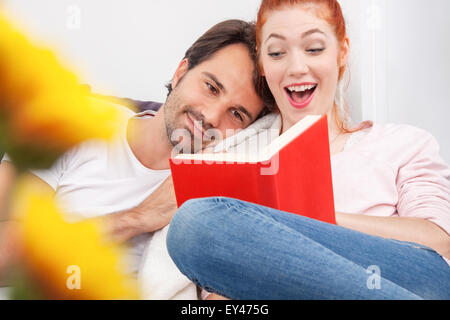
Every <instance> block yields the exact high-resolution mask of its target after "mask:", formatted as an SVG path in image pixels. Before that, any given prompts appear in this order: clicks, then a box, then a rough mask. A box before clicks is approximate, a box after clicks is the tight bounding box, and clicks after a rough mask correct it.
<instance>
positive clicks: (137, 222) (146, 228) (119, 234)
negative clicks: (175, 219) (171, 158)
mask: <svg viewBox="0 0 450 320" xmlns="http://www.w3.org/2000/svg"><path fill="white" fill-rule="evenodd" d="M176 210H177V202H176V198H175V191H174V188H173V181H172V176H170V177H169V178H167V180H166V181H164V183H163V184H162V185H161V186H160V187H159V188H158V189H157V190H156V191H154V192H153V193H152V194H151V195H150V196H149V197H148V198H147V199H145V200H144V201H143V202H142V203H141V204H140V205H138V206H137V207H135V208H132V209H129V210H125V211H122V212H118V213H113V214H110V215H107V216H104V217H101V218H100V219H102V222H103V223H104V226H105V228H106V230H105V232H106V234H107V235H109V236H110V237H111V238H112V240H113V241H116V242H124V241H127V240H129V239H131V238H133V237H135V236H137V235H139V234H142V233H147V232H153V231H156V230H160V229H162V228H164V227H165V226H167V225H168V224H169V222H170V220H171V219H172V216H173V215H174V214H175V212H176Z"/></svg>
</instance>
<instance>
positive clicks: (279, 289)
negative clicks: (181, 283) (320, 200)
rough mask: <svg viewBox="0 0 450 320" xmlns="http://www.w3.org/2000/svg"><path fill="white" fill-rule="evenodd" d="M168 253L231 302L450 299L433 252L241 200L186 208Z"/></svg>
mask: <svg viewBox="0 0 450 320" xmlns="http://www.w3.org/2000/svg"><path fill="white" fill-rule="evenodd" d="M167 247H168V250H169V254H170V256H171V257H172V259H173V261H174V262H175V264H176V265H177V266H178V268H179V269H180V270H181V272H182V273H183V274H185V275H186V276H187V277H188V278H189V279H191V280H192V281H193V282H194V283H196V284H197V285H199V286H200V287H202V288H204V289H206V290H208V291H210V292H214V293H217V294H220V295H223V296H225V297H228V298H231V299H244V300H270V299H275V300H289V299H295V300H300V299H311V300H316V299H317V300H319V299H340V300H355V299H377V300H380V299H395V300H399V299H408V300H413V299H450V267H449V265H448V264H447V263H446V262H445V260H444V259H443V258H442V257H441V256H440V255H439V254H437V253H436V252H435V251H434V250H432V249H430V248H428V247H425V246H422V245H419V244H415V243H410V242H401V241H397V240H390V239H384V238H380V237H375V236H371V235H367V234H364V233H360V232H357V231H353V230H349V229H346V228H343V227H339V226H336V225H331V224H327V223H323V222H320V221H316V220H313V219H309V218H306V217H302V216H299V215H294V214H291V213H285V212H281V211H278V210H274V209H270V208H267V207H262V206H258V205H254V204H251V203H247V202H243V201H239V200H234V199H228V198H206V199H197V200H191V201H188V202H186V203H185V204H184V205H183V206H182V207H181V208H180V209H179V211H178V212H177V213H176V214H175V216H174V218H173V219H172V222H171V226H170V230H169V234H168V237H167Z"/></svg>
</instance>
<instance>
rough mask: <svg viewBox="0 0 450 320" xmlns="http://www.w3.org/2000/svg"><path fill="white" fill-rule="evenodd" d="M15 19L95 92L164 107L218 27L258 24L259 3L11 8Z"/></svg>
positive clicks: (21, 1)
mask: <svg viewBox="0 0 450 320" xmlns="http://www.w3.org/2000/svg"><path fill="white" fill-rule="evenodd" d="M5 3H6V8H7V9H8V11H9V12H12V13H14V14H15V15H16V16H18V17H21V21H22V22H23V24H24V25H25V26H27V27H29V28H30V29H32V30H34V34H36V35H37V36H40V37H42V38H43V39H45V40H46V41H47V42H48V43H50V44H52V45H57V46H58V48H59V52H60V53H61V54H62V55H63V56H64V57H65V58H66V60H67V61H68V62H70V64H71V65H73V66H76V68H77V70H78V71H79V73H80V74H82V79H83V80H84V81H86V82H88V83H90V84H91V85H92V87H93V89H94V90H96V91H100V92H102V93H110V94H114V95H119V96H127V97H131V98H134V99H142V100H146V99H147V100H157V101H164V100H165V97H166V95H167V92H166V91H165V88H164V84H165V83H166V82H168V81H169V80H170V79H171V78H172V74H173V72H174V71H175V69H176V67H177V66H178V63H179V61H180V60H181V59H182V58H183V56H184V53H185V51H186V50H187V49H188V48H189V47H190V45H191V44H192V43H193V42H194V40H195V39H197V38H198V37H199V36H200V35H202V34H203V33H204V32H205V31H206V30H207V29H209V28H210V27H212V26H213V25H214V24H216V23H218V22H220V21H222V20H225V19H228V18H240V19H245V20H249V19H254V17H255V16H256V12H257V7H258V3H259V0H244V1H242V0H227V1H217V0H213V1H211V0H209V1H208V0H194V1H184V0H39V1H36V0H6V1H5Z"/></svg>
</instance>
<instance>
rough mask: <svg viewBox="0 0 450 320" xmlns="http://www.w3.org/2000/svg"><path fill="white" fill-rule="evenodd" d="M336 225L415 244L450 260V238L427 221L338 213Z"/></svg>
mask: <svg viewBox="0 0 450 320" xmlns="http://www.w3.org/2000/svg"><path fill="white" fill-rule="evenodd" d="M336 223H337V225H339V226H341V227H344V228H348V229H352V230H356V231H359V232H363V233H366V234H370V235H373V236H378V237H382V238H387V239H395V240H399V241H409V242H415V243H418V244H421V245H424V246H427V247H429V248H431V249H433V250H435V251H436V252H437V253H439V254H440V255H441V256H443V257H445V258H447V259H450V236H449V235H448V233H447V232H445V231H444V230H443V229H441V228H440V227H439V226H438V225H436V224H434V223H433V222H431V221H428V220H425V219H420V218H405V217H376V216H367V215H359V214H347V213H340V212H336Z"/></svg>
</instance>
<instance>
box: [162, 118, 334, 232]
mask: <svg viewBox="0 0 450 320" xmlns="http://www.w3.org/2000/svg"><path fill="white" fill-rule="evenodd" d="M170 165H171V171H172V178H173V183H174V188H175V194H176V197H177V203H178V206H181V205H182V204H183V203H184V202H186V201H188V200H190V199H194V198H206V197H228V198H235V199H239V200H243V201H247V202H252V203H256V204H260V205H263V206H267V207H270V208H274V209H278V210H281V211H286V212H290V213H294V214H300V215H303V216H306V217H309V218H313V219H317V220H320V221H324V222H327V223H332V224H336V220H335V209H334V196H333V183H332V174H331V161H330V148H329V139H328V123H327V117H326V115H325V116H322V117H320V116H308V117H305V118H304V119H303V120H302V121H300V122H298V123H297V124H296V125H294V126H293V127H292V128H290V129H289V130H287V131H286V132H285V133H283V134H282V135H280V136H279V137H278V138H276V139H275V140H274V141H273V142H271V143H270V144H269V145H268V146H267V147H265V148H263V150H261V151H260V152H258V153H257V154H230V153H225V154H195V155H187V154H182V155H178V156H177V157H174V158H172V159H170Z"/></svg>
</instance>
